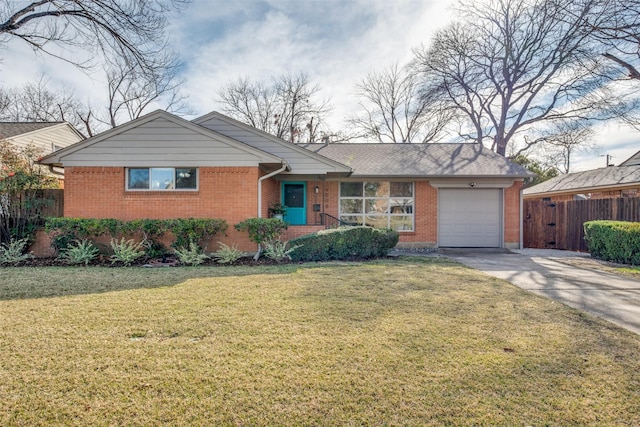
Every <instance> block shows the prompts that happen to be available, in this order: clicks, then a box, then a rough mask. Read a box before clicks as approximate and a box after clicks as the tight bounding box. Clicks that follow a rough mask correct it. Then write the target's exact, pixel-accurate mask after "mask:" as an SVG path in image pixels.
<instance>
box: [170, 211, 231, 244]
mask: <svg viewBox="0 0 640 427" xmlns="http://www.w3.org/2000/svg"><path fill="white" fill-rule="evenodd" d="M228 227H229V224H227V221H225V220H224V219H216V218H180V219H172V220H168V221H167V226H166V228H167V230H169V231H171V232H172V233H173V235H174V236H175V238H176V240H175V242H173V244H172V246H173V247H176V248H177V247H187V246H188V245H189V244H190V243H191V242H193V243H196V244H198V245H200V246H201V247H203V248H205V249H206V244H205V242H206V241H208V240H209V239H210V238H211V237H213V236H215V235H216V234H218V233H225V232H226V231H227V228H228Z"/></svg>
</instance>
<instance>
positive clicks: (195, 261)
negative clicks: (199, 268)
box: [174, 242, 209, 265]
mask: <svg viewBox="0 0 640 427" xmlns="http://www.w3.org/2000/svg"><path fill="white" fill-rule="evenodd" d="M174 251H175V253H176V255H177V256H178V260H179V261H180V262H181V263H182V264H186V265H200V264H202V263H203V262H205V260H207V259H208V258H209V256H208V255H207V254H205V253H204V252H202V249H201V248H200V246H198V244H197V243H195V242H190V243H189V247H188V248H187V247H179V248H175V250H174Z"/></svg>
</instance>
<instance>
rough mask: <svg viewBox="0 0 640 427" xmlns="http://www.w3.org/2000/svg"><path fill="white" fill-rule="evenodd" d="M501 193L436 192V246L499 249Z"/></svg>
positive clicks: (480, 190)
mask: <svg viewBox="0 0 640 427" xmlns="http://www.w3.org/2000/svg"><path fill="white" fill-rule="evenodd" d="M501 224H502V189H499V188H498V189H496V188H441V189H440V190H439V191H438V246H440V247H457V248H499V247H501V246H502V245H501V241H502V233H501V230H502V227H501Z"/></svg>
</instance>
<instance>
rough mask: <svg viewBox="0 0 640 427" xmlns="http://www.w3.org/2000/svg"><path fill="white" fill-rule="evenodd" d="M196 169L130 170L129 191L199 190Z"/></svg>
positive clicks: (128, 175)
mask: <svg viewBox="0 0 640 427" xmlns="http://www.w3.org/2000/svg"><path fill="white" fill-rule="evenodd" d="M197 177H198V170H197V169H196V168H129V169H128V170H127V190H153V191H166V190H197V189H198V179H197Z"/></svg>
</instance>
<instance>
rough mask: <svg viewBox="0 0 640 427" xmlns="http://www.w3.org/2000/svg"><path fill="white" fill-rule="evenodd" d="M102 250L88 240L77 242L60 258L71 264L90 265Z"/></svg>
mask: <svg viewBox="0 0 640 427" xmlns="http://www.w3.org/2000/svg"><path fill="white" fill-rule="evenodd" d="M99 253H100V250H99V249H98V248H96V247H95V246H93V244H92V243H91V242H90V241H88V240H86V239H83V240H76V241H75V242H74V243H72V244H70V245H69V246H68V247H67V248H66V249H65V250H64V251H62V254H61V255H60V258H62V259H63V260H65V261H66V262H68V263H69V264H74V265H77V264H84V265H88V264H89V263H90V262H91V261H93V260H94V259H96V257H97V256H98V254H99Z"/></svg>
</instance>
